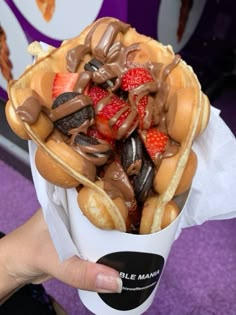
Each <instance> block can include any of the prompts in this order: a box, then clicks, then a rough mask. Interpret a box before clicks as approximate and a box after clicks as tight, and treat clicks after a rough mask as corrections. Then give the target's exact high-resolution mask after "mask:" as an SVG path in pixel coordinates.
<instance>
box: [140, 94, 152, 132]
mask: <svg viewBox="0 0 236 315" xmlns="http://www.w3.org/2000/svg"><path fill="white" fill-rule="evenodd" d="M147 105H148V95H145V96H143V97H142V98H141V99H140V101H139V102H138V104H137V111H138V115H139V128H140V129H141V130H143V129H149V128H150V127H151V126H152V123H153V119H152V118H151V119H150V117H149V116H150V115H152V113H151V112H149V111H147Z"/></svg>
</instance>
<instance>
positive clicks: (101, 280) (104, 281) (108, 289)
mask: <svg viewBox="0 0 236 315" xmlns="http://www.w3.org/2000/svg"><path fill="white" fill-rule="evenodd" d="M96 287H97V289H98V292H100V293H121V291H122V280H121V279H120V278H119V277H114V276H107V275H105V274H102V273H99V274H98V275H97V278H96Z"/></svg>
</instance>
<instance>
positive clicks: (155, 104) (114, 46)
mask: <svg viewBox="0 0 236 315" xmlns="http://www.w3.org/2000/svg"><path fill="white" fill-rule="evenodd" d="M34 54H35V55H37V60H36V62H35V64H34V65H33V66H30V67H29V68H28V69H27V70H26V71H25V72H24V73H23V75H22V76H21V77H20V78H19V79H18V80H17V81H14V82H11V83H10V85H9V102H8V108H9V109H11V111H10V110H8V114H7V117H8V121H9V124H10V125H11V126H12V129H13V130H14V131H15V132H16V133H17V134H18V135H19V136H22V135H23V136H24V138H27V137H28V138H30V139H32V140H33V141H34V142H35V143H36V144H37V146H38V150H37V152H36V157H35V164H36V167H37V168H38V171H39V172H40V173H41V175H42V176H43V177H44V178H45V179H46V180H48V181H50V182H52V183H54V184H55V185H59V186H62V187H65V188H69V187H76V188H77V191H78V204H79V206H80V208H81V211H82V212H83V213H84V214H85V215H86V216H87V218H88V219H89V220H90V221H91V222H92V223H93V224H95V225H96V226H97V227H99V228H102V229H117V230H120V231H127V232H134V233H141V234H146V233H153V232H157V231H159V230H160V229H162V228H164V227H166V226H167V225H168V224H169V223H171V222H172V221H173V220H174V219H175V218H176V216H178V213H179V209H178V207H177V206H176V204H175V202H174V200H173V199H174V197H175V196H177V195H180V194H182V193H184V192H186V191H187V190H188V189H189V188H190V186H191V183H192V180H193V177H194V174H195V171H196V168H197V156H196V154H195V153H194V152H193V150H192V143H193V141H194V139H195V138H196V137H198V136H200V134H201V133H202V132H203V131H204V130H205V128H206V126H207V124H208V119H209V111H210V110H209V108H210V106H209V101H208V98H207V97H206V95H204V94H203V92H202V91H201V87H200V84H199V82H198V79H197V77H196V75H195V74H194V72H193V70H192V68H191V67H190V66H188V65H187V64H186V63H185V62H184V61H183V60H182V59H181V57H180V56H179V55H175V54H174V52H173V50H172V48H171V47H170V46H164V45H162V44H161V43H159V42H157V41H156V40H154V39H151V38H149V37H146V36H144V35H141V34H139V33H137V31H136V30H135V29H134V28H132V27H131V26H130V25H129V24H126V23H124V22H122V21H119V20H117V19H115V18H110V17H107V18H102V19H99V20H97V21H96V22H94V23H93V24H91V25H90V26H88V27H87V28H86V29H85V30H84V31H83V32H82V33H81V34H80V35H79V36H78V37H76V38H74V39H71V40H67V41H65V42H63V43H62V45H61V47H59V48H57V49H52V50H51V49H50V51H49V52H48V53H46V55H45V52H41V51H39V52H37V51H36V52H34ZM12 112H13V113H12ZM9 113H10V114H9Z"/></svg>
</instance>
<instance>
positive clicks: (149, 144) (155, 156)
mask: <svg viewBox="0 0 236 315" xmlns="http://www.w3.org/2000/svg"><path fill="white" fill-rule="evenodd" d="M139 135H140V137H141V139H142V141H143V143H144V146H145V148H146V150H147V152H148V154H149V156H150V158H151V160H152V161H153V163H154V164H155V166H156V168H157V167H159V165H160V163H161V160H162V158H163V155H164V153H165V150H166V148H167V144H168V143H169V137H168V135H167V134H166V133H164V132H162V131H160V130H159V129H158V128H154V127H153V128H150V129H148V130H143V131H139Z"/></svg>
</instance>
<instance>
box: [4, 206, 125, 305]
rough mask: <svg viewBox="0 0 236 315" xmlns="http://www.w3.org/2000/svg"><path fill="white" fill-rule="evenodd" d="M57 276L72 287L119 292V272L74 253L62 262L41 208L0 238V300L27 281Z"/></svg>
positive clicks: (31, 281)
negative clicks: (83, 258)
mask: <svg viewBox="0 0 236 315" xmlns="http://www.w3.org/2000/svg"><path fill="white" fill-rule="evenodd" d="M52 277H54V278H56V279H58V280H60V281H62V282H64V283H66V284H68V285H70V286H72V287H75V288H79V289H83V290H90V291H96V292H104V293H105V292H107V293H108V292H110V293H111V292H121V290H122V281H121V279H120V277H119V273H118V272H117V271H116V270H114V269H111V268H110V267H107V266H104V265H101V264H96V263H92V262H88V261H84V260H81V259H80V258H78V257H76V256H74V257H71V258H69V259H68V260H66V261H64V262H61V261H60V260H59V257H58V255H57V252H56V249H55V247H54V245H53V243H52V240H51V237H50V234H49V231H48V228H47V225H46V222H45V220H44V217H43V213H42V210H41V209H40V210H38V211H37V212H36V213H35V214H34V215H33V216H32V218H30V219H29V220H28V221H27V222H26V223H25V224H23V225H22V226H20V227H19V228H17V229H16V230H14V231H13V232H11V233H9V234H8V235H6V236H5V237H3V238H2V239H0V302H3V301H4V300H5V299H6V298H7V297H8V296H9V295H11V294H12V293H13V292H15V291H16V290H17V289H18V288H20V287H22V286H24V285H25V284H27V283H34V284H36V283H42V282H44V281H46V280H48V279H50V278H52Z"/></svg>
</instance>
